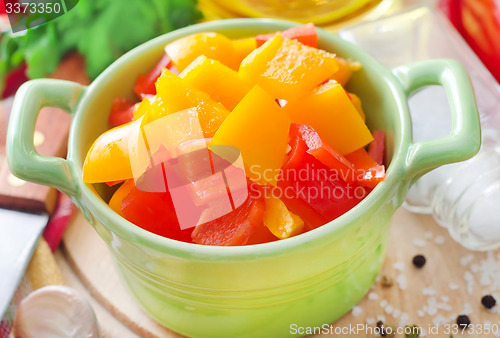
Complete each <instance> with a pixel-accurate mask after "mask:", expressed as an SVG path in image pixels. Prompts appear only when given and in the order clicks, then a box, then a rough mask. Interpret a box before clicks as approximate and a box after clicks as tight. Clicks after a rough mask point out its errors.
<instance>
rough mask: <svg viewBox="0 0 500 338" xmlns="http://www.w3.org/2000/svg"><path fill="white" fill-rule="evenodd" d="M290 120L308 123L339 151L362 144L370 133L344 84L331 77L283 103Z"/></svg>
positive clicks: (345, 150) (370, 135) (348, 151)
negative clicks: (305, 92) (302, 94)
mask: <svg viewBox="0 0 500 338" xmlns="http://www.w3.org/2000/svg"><path fill="white" fill-rule="evenodd" d="M283 110H285V111H286V112H287V113H288V115H289V116H290V118H291V120H292V123H298V124H307V125H310V126H311V127H313V128H314V130H316V132H317V133H318V134H319V136H321V138H322V139H323V140H325V141H326V143H327V144H329V145H330V146H331V147H332V148H333V149H335V150H337V151H338V152H340V153H341V154H342V155H345V154H349V153H351V152H353V151H355V150H357V149H359V148H362V147H364V146H365V145H367V144H368V143H370V142H371V141H373V136H372V134H371V133H370V130H369V129H368V127H367V126H366V124H365V122H364V121H363V119H362V118H361V116H360V114H359V113H358V111H357V109H356V107H355V106H354V105H353V103H352V102H351V100H350V99H349V97H348V96H347V93H346V92H345V90H344V88H342V86H341V85H340V84H339V83H337V82H336V81H334V80H331V81H328V82H327V83H325V84H323V85H321V86H319V87H317V88H315V89H314V90H313V91H312V92H310V93H309V95H307V96H305V97H302V98H301V99H299V100H294V101H289V102H288V103H287V104H286V105H285V106H284V107H283Z"/></svg>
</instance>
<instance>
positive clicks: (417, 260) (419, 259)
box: [413, 255, 426, 268]
mask: <svg viewBox="0 0 500 338" xmlns="http://www.w3.org/2000/svg"><path fill="white" fill-rule="evenodd" d="M425 262H426V260H425V257H424V256H423V255H416V256H415V257H413V265H415V266H416V267H417V268H421V267H423V266H424V265H425Z"/></svg>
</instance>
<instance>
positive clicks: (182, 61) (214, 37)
mask: <svg viewBox="0 0 500 338" xmlns="http://www.w3.org/2000/svg"><path fill="white" fill-rule="evenodd" d="M165 52H166V53H167V55H168V56H169V57H170V60H172V62H173V64H174V65H175V66H176V67H177V69H178V70H179V71H183V70H184V68H186V67H187V66H189V64H190V63H191V62H193V61H194V59H196V58H197V57H198V56H200V55H205V56H206V57H207V58H210V59H214V60H218V61H220V62H222V63H223V64H225V65H226V66H228V67H230V68H232V69H234V70H238V67H239V65H240V59H239V56H238V55H237V54H236V51H235V48H234V46H233V41H232V40H230V39H229V38H227V37H226V36H224V35H222V34H218V33H213V32H205V33H198V34H192V35H188V36H185V37H183V38H180V39H177V40H175V41H173V42H171V43H169V44H168V45H166V46H165Z"/></svg>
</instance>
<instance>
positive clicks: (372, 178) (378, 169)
mask: <svg viewBox="0 0 500 338" xmlns="http://www.w3.org/2000/svg"><path fill="white" fill-rule="evenodd" d="M345 157H346V158H347V159H348V160H349V161H350V162H351V163H352V164H353V165H354V167H355V168H356V180H357V181H358V183H359V184H360V185H362V186H364V187H368V188H375V186H376V185H377V184H378V183H380V182H382V181H383V180H384V179H385V167H384V166H383V165H380V164H378V163H377V162H375V161H374V160H373V158H371V157H370V155H369V154H368V152H367V151H366V150H365V149H364V148H360V149H358V150H356V151H355V152H352V153H350V154H347V155H346V156H345Z"/></svg>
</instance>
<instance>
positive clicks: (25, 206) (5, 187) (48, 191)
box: [0, 107, 71, 213]
mask: <svg viewBox="0 0 500 338" xmlns="http://www.w3.org/2000/svg"><path fill="white" fill-rule="evenodd" d="M70 123H71V117H70V116H69V115H68V114H66V113H65V112H64V111H62V110H61V109H57V108H50V107H46V108H43V109H42V110H41V111H40V114H39V117H38V120H37V122H36V127H35V132H34V135H33V143H34V146H35V148H36V151H37V152H38V153H39V154H40V155H42V156H57V157H63V156H65V155H66V149H67V140H68V132H69V125H70ZM56 196H57V195H56V191H55V190H54V189H52V188H50V187H48V186H44V185H38V184H35V183H30V182H27V181H24V180H22V179H20V178H17V177H16V176H14V175H13V174H12V173H11V172H10V170H9V167H8V165H7V161H3V163H2V166H1V167H0V207H2V208H8V209H16V210H23V211H30V212H49V213H50V212H51V211H52V210H53V209H54V206H55V202H56Z"/></svg>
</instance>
